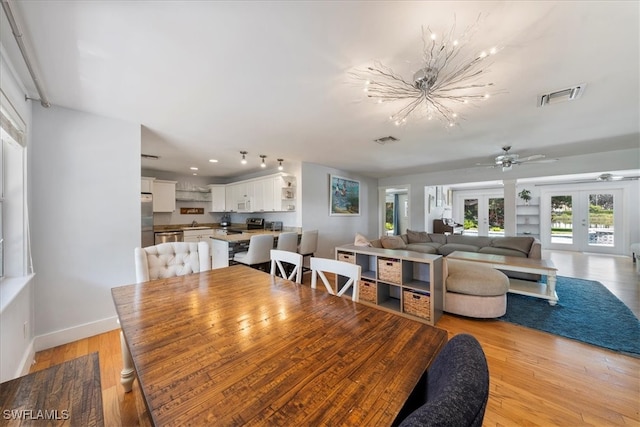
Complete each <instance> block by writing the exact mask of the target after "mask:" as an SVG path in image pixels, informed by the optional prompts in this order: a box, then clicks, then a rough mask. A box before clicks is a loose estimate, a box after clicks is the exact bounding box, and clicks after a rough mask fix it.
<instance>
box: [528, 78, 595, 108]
mask: <svg viewBox="0 0 640 427" xmlns="http://www.w3.org/2000/svg"><path fill="white" fill-rule="evenodd" d="M585 87H586V84H584V83H583V84H579V85H576V86H573V87H570V88H567V89H561V90H556V91H554V92H549V93H545V94H543V95H539V96H538V107H544V106H545V105H552V104H558V103H560V102H566V101H574V100H576V99H578V98H580V97H581V96H582V92H584V88H585Z"/></svg>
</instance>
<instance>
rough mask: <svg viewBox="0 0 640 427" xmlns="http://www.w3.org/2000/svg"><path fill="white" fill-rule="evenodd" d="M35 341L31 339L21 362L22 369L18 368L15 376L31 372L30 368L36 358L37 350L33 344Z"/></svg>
mask: <svg viewBox="0 0 640 427" xmlns="http://www.w3.org/2000/svg"><path fill="white" fill-rule="evenodd" d="M33 342H34V340H31V342H30V343H29V346H28V347H27V351H25V352H24V357H23V358H22V361H21V362H20V369H19V370H18V372H16V376H15V377H14V378H17V377H21V376H23V375H27V374H28V373H29V370H30V369H31V365H32V364H33V361H34V360H35V358H36V350H35V347H34V346H33Z"/></svg>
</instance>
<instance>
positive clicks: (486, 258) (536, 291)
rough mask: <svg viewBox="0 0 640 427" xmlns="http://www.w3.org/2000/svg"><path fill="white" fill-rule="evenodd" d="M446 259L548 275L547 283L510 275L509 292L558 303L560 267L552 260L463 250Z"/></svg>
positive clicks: (554, 303)
mask: <svg viewBox="0 0 640 427" xmlns="http://www.w3.org/2000/svg"><path fill="white" fill-rule="evenodd" d="M446 259H455V260H459V261H465V262H477V263H482V264H485V265H489V266H490V267H492V268H495V269H497V270H504V271H519V272H522V273H533V274H542V275H545V276H547V283H541V282H534V281H530V280H519V279H513V278H511V277H510V278H509V292H511V293H512V294H520V295H528V296H532V297H536V298H542V299H546V300H549V305H556V304H557V303H558V294H557V293H556V274H557V271H558V269H557V268H556V267H555V266H554V265H553V262H551V260H548V259H532V258H520V257H513V256H504V255H493V254H481V253H477V252H463V251H455V252H452V253H450V254H449V255H448V256H447V258H446Z"/></svg>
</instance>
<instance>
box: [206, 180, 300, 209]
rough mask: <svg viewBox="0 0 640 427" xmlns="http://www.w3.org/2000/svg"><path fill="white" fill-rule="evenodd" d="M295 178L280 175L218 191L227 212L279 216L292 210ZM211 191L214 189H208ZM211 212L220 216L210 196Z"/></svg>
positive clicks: (236, 183) (217, 206)
mask: <svg viewBox="0 0 640 427" xmlns="http://www.w3.org/2000/svg"><path fill="white" fill-rule="evenodd" d="M295 183H296V177H295V176H292V175H287V174H283V173H279V174H275V175H269V176H264V177H261V178H255V179H249V180H246V181H239V182H234V183H231V184H227V185H226V186H225V192H224V196H223V195H222V192H221V190H217V191H220V195H219V198H220V199H221V200H224V209H222V210H224V211H227V212H279V211H295V210H296V185H295ZM210 187H214V186H210ZM212 197H213V200H212V212H221V211H222V210H220V208H221V207H222V204H216V201H215V198H216V197H215V196H212Z"/></svg>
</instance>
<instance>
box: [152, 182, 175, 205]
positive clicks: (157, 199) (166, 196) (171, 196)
mask: <svg viewBox="0 0 640 427" xmlns="http://www.w3.org/2000/svg"><path fill="white" fill-rule="evenodd" d="M152 193H153V211H154V212H173V211H175V210H176V181H161V180H157V179H156V180H155V181H153V191H152Z"/></svg>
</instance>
